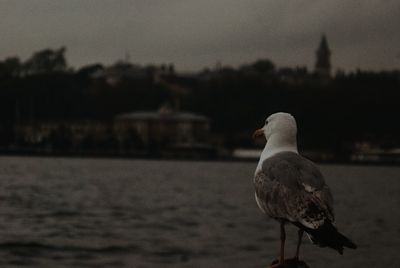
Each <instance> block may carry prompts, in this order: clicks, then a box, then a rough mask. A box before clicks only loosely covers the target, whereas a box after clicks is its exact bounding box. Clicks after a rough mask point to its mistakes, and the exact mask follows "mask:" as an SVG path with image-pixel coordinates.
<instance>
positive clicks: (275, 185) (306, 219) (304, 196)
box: [254, 152, 334, 229]
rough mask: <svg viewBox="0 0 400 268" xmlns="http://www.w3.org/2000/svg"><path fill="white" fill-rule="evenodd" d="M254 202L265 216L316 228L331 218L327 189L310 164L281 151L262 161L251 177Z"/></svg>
mask: <svg viewBox="0 0 400 268" xmlns="http://www.w3.org/2000/svg"><path fill="white" fill-rule="evenodd" d="M254 186H255V192H256V201H257V204H258V206H259V207H260V209H261V210H263V211H264V212H265V213H266V214H268V215H269V216H271V217H273V218H276V219H280V220H286V221H291V222H293V223H295V224H301V225H303V226H305V227H307V228H311V229H316V228H318V227H319V226H321V225H322V224H323V223H324V222H325V220H329V221H331V222H333V221H334V213H333V204H332V203H333V200H332V194H331V192H330V189H329V188H328V186H327V185H326V184H325V180H324V178H323V176H322V174H321V172H320V171H319V169H318V168H317V167H316V166H315V164H314V163H312V162H311V161H309V160H307V159H306V158H304V157H302V156H300V155H298V154H296V153H293V152H282V153H278V154H276V155H274V156H272V157H270V158H267V159H266V160H264V162H263V163H262V169H261V171H259V172H258V173H257V174H256V175H255V178H254Z"/></svg>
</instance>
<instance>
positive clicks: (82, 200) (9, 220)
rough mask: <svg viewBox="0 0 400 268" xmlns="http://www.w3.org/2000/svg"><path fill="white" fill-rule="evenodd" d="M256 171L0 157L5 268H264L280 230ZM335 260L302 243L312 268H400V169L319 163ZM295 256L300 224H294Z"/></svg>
mask: <svg viewBox="0 0 400 268" xmlns="http://www.w3.org/2000/svg"><path fill="white" fill-rule="evenodd" d="M255 166H256V164H255V163H224V162H173V161H138V160H109V159H64V158H55V159H50V158H22V157H1V158H0V267H139V268H141V267H142V268H144V267H211V268H212V267H230V268H232V267H233V268H239V267H240V268H243V267H246V268H252V267H266V266H267V264H269V263H270V262H271V261H272V260H273V259H274V258H276V257H277V255H278V248H279V240H278V237H279V233H278V231H279V228H278V227H279V226H278V224H277V223H276V222H275V221H273V220H270V219H268V218H266V217H264V216H263V215H262V214H261V212H259V210H258V208H257V206H256V204H255V201H254V194H253V189H252V184H251V179H252V174H253V170H254V168H255ZM322 171H323V173H324V174H325V176H326V180H327V182H328V184H329V185H330V186H331V188H332V191H333V193H334V196H335V199H336V206H335V208H336V214H337V215H336V217H337V225H338V226H339V229H340V230H341V231H342V232H343V233H345V234H346V235H348V236H350V237H351V238H352V239H353V240H354V241H355V242H356V243H357V244H358V245H359V249H357V250H356V251H351V250H346V251H345V254H344V256H340V255H339V254H337V253H336V252H334V251H333V250H330V249H321V248H318V247H316V246H314V245H311V243H310V242H309V241H308V240H307V239H305V240H304V243H303V246H302V251H301V253H302V256H303V259H304V260H305V261H306V262H307V263H308V264H309V265H310V266H311V267H381V266H382V267H399V263H400V254H398V251H399V249H400V221H399V219H400V210H399V207H400V168H399V167H362V166H334V165H325V166H322ZM287 232H288V242H287V252H288V254H289V255H292V254H293V253H294V247H295V237H296V231H295V228H292V227H288V228H287Z"/></svg>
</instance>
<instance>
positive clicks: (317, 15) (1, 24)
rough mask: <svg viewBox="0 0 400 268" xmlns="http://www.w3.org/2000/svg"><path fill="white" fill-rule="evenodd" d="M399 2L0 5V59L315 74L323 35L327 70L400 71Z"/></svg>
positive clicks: (42, 0)
mask: <svg viewBox="0 0 400 268" xmlns="http://www.w3.org/2000/svg"><path fill="white" fill-rule="evenodd" d="M399 24H400V2H398V1H394V0H387V1H361V0H352V1H345V0H334V1H327V0H323V1H306V0H301V1H297V2H289V1H281V2H275V1H261V0H256V1H251V2H249V1H242V0H239V1H231V0H218V1H211V0H204V1H201V2H200V1H194V0H186V1H182V0H170V1H160V0H146V1H144V0H137V1H128V0H120V1H118V2H111V1H104V0H98V1H88V0H86V1H78V0H70V1H61V0H59V1H51V0H37V1H10V0H3V1H1V2H0V33H1V35H2V42H1V43H0V60H1V59H4V58H6V57H9V56H18V57H20V58H21V59H22V60H26V59H27V58H28V57H30V56H31V55H32V53H34V52H35V51H38V50H41V49H44V48H58V47H61V46H66V47H67V53H66V57H67V59H68V63H69V65H71V66H73V67H76V68H79V67H81V66H83V65H87V64H91V63H97V62H100V63H103V64H112V63H114V62H116V61H117V60H121V59H124V58H125V57H126V55H127V54H129V58H130V60H131V61H132V62H133V63H138V64H150V63H154V64H160V63H174V64H175V67H176V69H177V70H181V71H186V70H191V71H197V70H201V69H203V68H205V67H209V68H210V67H211V68H212V67H214V66H215V64H216V62H218V61H219V62H221V63H222V64H223V65H230V66H234V67H236V66H238V65H241V64H246V63H250V62H253V61H254V60H255V59H258V58H268V59H271V60H272V61H273V62H274V63H275V64H276V65H277V66H278V67H285V66H290V67H294V66H307V67H308V68H309V69H314V64H315V51H316V49H317V47H318V44H319V41H320V38H321V35H322V34H326V36H327V39H328V43H329V46H330V48H331V50H332V67H333V71H335V70H337V69H345V70H348V71H352V70H355V69H357V68H360V69H366V70H381V69H385V70H390V69H399V67H400V48H399V44H400V35H399V34H398V30H397V26H398V25H399Z"/></svg>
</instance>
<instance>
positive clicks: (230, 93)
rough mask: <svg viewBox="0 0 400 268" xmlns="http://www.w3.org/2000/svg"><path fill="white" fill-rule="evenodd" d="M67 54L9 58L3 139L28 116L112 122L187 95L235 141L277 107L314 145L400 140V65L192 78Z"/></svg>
mask: <svg viewBox="0 0 400 268" xmlns="http://www.w3.org/2000/svg"><path fill="white" fill-rule="evenodd" d="M65 54H66V49H65V48H64V47H61V48H59V49H45V50H42V51H38V52H36V53H34V54H33V55H32V56H31V57H30V58H29V59H27V60H26V61H21V60H20V59H19V58H18V57H9V58H6V59H4V60H1V61H0V114H1V115H0V118H1V123H0V135H1V141H0V143H1V145H3V146H4V145H7V144H10V143H12V142H13V131H14V127H15V125H16V124H20V123H24V122H39V121H44V120H60V121H68V120H82V119H85V120H111V119H112V118H114V116H116V115H117V114H120V113H124V112H132V111H139V110H142V111H143V110H157V109H158V108H159V107H160V106H161V105H163V104H165V103H171V104H174V103H176V102H177V101H178V102H179V109H181V110H185V111H191V112H195V113H199V114H203V115H206V116H207V117H209V118H210V121H211V125H212V133H213V134H215V135H219V136H220V137H221V139H222V140H223V145H224V146H226V147H232V148H234V147H238V146H254V143H253V141H252V140H251V139H250V136H251V132H252V131H253V130H254V128H256V127H259V126H261V125H262V124H263V123H264V120H265V118H266V117H267V116H268V115H269V114H271V113H274V112H277V111H286V112H290V113H292V114H293V115H294V116H295V117H296V118H297V120H298V124H299V143H300V146H303V147H305V148H316V149H324V150H329V151H337V152H339V153H340V152H346V150H351V148H352V147H353V146H354V143H356V142H369V143H371V144H375V145H379V146H381V147H387V148H390V147H398V146H400V124H399V123H398V121H399V119H398V117H399V115H400V105H399V100H400V72H399V71H390V72H389V71H385V72H383V71H382V72H370V71H362V70H357V71H355V72H350V73H344V72H338V73H337V74H335V75H334V76H333V77H331V78H326V77H319V76H318V75H316V74H314V73H313V72H310V71H308V70H307V68H305V67H301V68H300V67H296V68H277V67H276V66H275V65H274V63H272V62H271V61H270V60H268V59H264V60H257V61H255V62H254V63H251V64H247V65H242V66H240V67H237V68H232V67H220V68H216V69H212V70H210V69H205V70H203V71H200V72H198V73H196V74H192V75H190V76H187V75H182V74H179V73H176V72H174V70H173V67H172V66H137V65H135V64H132V63H129V62H118V63H116V64H114V65H112V66H103V65H102V64H91V65H87V66H84V67H82V68H80V69H77V70H75V69H73V68H71V67H70V66H68V63H67V60H66V56H65ZM108 70H113V72H107V71H108ZM158 74H160V75H158ZM110 77H111V78H115V77H117V78H118V81H117V82H115V81H111V82H110V79H109V78H110ZM159 77H161V81H162V82H160V79H158V78H159ZM177 87H178V88H180V89H182V90H178V91H177V90H175V89H176V88H177Z"/></svg>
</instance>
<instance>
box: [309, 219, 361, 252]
mask: <svg viewBox="0 0 400 268" xmlns="http://www.w3.org/2000/svg"><path fill="white" fill-rule="evenodd" d="M305 231H306V232H307V233H308V234H309V237H310V239H311V241H312V242H313V243H315V244H317V245H319V246H320V247H330V248H333V249H335V250H337V251H338V252H339V253H340V254H343V249H344V247H347V248H352V249H356V248H357V245H356V244H354V243H353V242H352V241H351V240H350V239H349V238H347V237H346V236H344V235H343V234H341V233H339V231H338V230H337V229H336V227H335V226H334V225H333V224H332V223H331V222H330V221H325V223H324V224H323V225H322V226H321V227H319V228H318V229H309V228H306V229H305Z"/></svg>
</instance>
